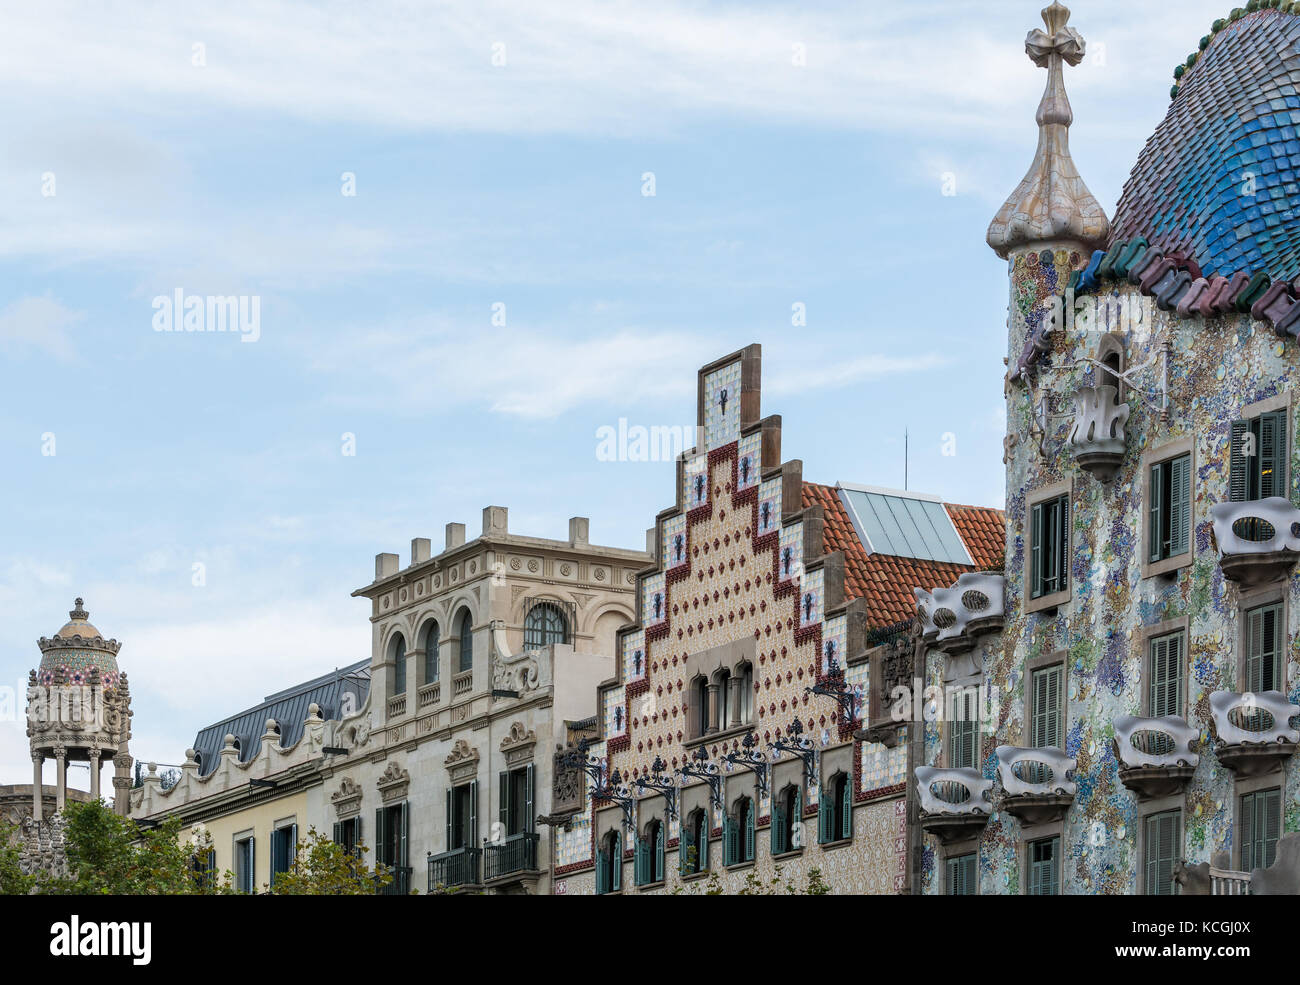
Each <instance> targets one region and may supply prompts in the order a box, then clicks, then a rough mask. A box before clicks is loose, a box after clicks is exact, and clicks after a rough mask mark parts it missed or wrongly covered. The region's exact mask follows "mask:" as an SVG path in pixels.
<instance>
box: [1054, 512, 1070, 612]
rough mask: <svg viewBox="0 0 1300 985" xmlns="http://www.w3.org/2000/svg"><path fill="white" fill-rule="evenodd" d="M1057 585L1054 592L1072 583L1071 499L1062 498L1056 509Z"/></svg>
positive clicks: (1062, 589)
mask: <svg viewBox="0 0 1300 985" xmlns="http://www.w3.org/2000/svg"><path fill="white" fill-rule="evenodd" d="M1055 575H1056V583H1055V585H1054V587H1053V588H1052V591H1054V592H1061V591H1064V590H1065V588H1066V586H1067V585H1069V583H1070V497H1069V496H1062V497H1061V498H1060V499H1059V500H1057V507H1056V571H1055Z"/></svg>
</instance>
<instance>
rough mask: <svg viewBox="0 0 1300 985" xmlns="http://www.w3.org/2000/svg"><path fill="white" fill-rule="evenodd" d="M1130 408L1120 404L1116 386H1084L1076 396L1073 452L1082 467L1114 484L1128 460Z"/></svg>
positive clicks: (1102, 479) (1071, 442)
mask: <svg viewBox="0 0 1300 985" xmlns="http://www.w3.org/2000/svg"><path fill="white" fill-rule="evenodd" d="M1128 415H1129V406H1128V404H1122V403H1120V402H1119V393H1118V391H1117V390H1116V388H1115V385H1114V384H1113V383H1106V384H1103V385H1102V386H1096V387H1093V386H1081V387H1079V389H1078V391H1077V392H1076V393H1075V395H1074V427H1073V428H1071V429H1070V453H1071V454H1072V455H1073V456H1074V460H1075V462H1077V463H1078V465H1079V468H1081V469H1084V470H1085V471H1087V472H1091V473H1092V474H1093V475H1094V476H1096V477H1097V478H1098V479H1100V480H1101V481H1102V482H1110V480H1111V479H1113V478H1115V473H1116V472H1117V471H1119V466H1120V463H1121V462H1122V461H1123V460H1124V438H1125V435H1124V425H1125V424H1126V423H1128Z"/></svg>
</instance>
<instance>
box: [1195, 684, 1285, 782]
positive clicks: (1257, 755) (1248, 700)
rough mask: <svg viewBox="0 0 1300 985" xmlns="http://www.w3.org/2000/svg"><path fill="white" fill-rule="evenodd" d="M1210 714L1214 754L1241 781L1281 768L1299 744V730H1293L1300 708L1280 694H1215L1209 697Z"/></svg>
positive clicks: (1275, 692) (1265, 692) (1268, 692)
mask: <svg viewBox="0 0 1300 985" xmlns="http://www.w3.org/2000/svg"><path fill="white" fill-rule="evenodd" d="M1210 714H1211V715H1212V716H1213V718H1214V732H1215V739H1216V744H1215V748H1214V752H1215V755H1216V756H1218V758H1219V762H1221V763H1222V764H1223V765H1224V766H1226V767H1228V769H1230V770H1232V772H1233V773H1235V774H1236V775H1237V777H1238V778H1239V779H1245V778H1248V777H1252V776H1262V775H1264V774H1265V773H1271V772H1273V771H1274V770H1277V769H1281V766H1282V763H1283V761H1284V760H1285V759H1286V758H1287V757H1288V756H1290V755H1291V754H1292V753H1294V752H1295V748H1296V743H1297V742H1300V731H1297V730H1296V729H1294V728H1292V727H1291V719H1292V718H1294V717H1295V716H1297V715H1300V705H1293V704H1292V703H1291V702H1290V701H1289V700H1287V697H1286V695H1284V694H1283V693H1282V692H1281V691H1261V692H1260V693H1258V694H1238V693H1237V692H1235V691H1215V692H1214V693H1213V694H1211V695H1210Z"/></svg>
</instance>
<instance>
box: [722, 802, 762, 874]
mask: <svg viewBox="0 0 1300 985" xmlns="http://www.w3.org/2000/svg"><path fill="white" fill-rule="evenodd" d="M722 844H723V864H724V865H741V864H742V863H745V862H752V861H754V801H753V800H752V799H750V798H749V797H741V798H740V800H738V801H736V804H735V807H734V809H733V811H732V813H730V814H728V815H726V816H725V817H723V819H722Z"/></svg>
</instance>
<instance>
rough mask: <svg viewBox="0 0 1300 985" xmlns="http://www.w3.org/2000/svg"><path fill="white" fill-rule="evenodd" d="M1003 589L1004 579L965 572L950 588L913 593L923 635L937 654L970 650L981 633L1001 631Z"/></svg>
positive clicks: (991, 575)
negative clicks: (937, 651) (935, 648)
mask: <svg viewBox="0 0 1300 985" xmlns="http://www.w3.org/2000/svg"><path fill="white" fill-rule="evenodd" d="M1006 585H1007V580H1006V578H1005V577H1004V576H1003V575H1000V574H994V573H990V572H982V571H968V572H966V573H965V574H963V575H961V576H960V577H959V578H958V579H957V581H956V582H955V583H954V584H953V586H952V587H951V588H935V589H932V590H931V591H928V592H927V591H926V590H925V589H923V588H914V589H912V594H913V595H914V596H915V597H916V614H917V618H918V619H919V620H920V623H921V629H922V633H923V634H924V635H925V637H926V638H927V639H928V640H929V641H931V642H932V643H933V644H934V646H935V647H937V648H938V649H940V650H944V651H955V650H963V649H969V648H970V647H972V646H974V645H975V639H976V636H978V635H979V634H980V633H984V632H991V631H996V630H999V629H1001V628H1002V623H1003V620H1004V618H1005V613H1006Z"/></svg>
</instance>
